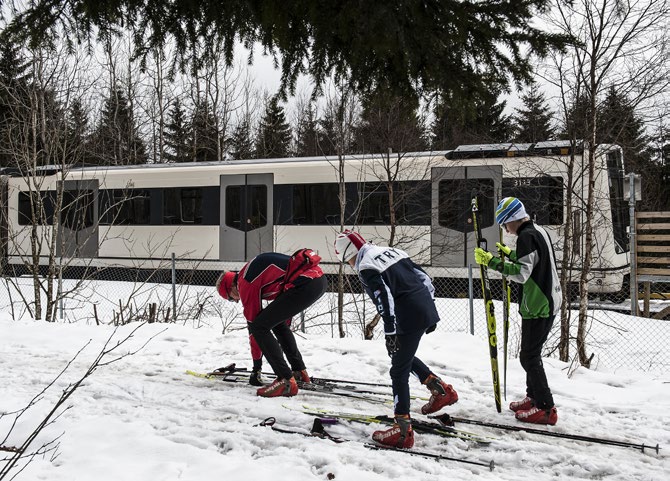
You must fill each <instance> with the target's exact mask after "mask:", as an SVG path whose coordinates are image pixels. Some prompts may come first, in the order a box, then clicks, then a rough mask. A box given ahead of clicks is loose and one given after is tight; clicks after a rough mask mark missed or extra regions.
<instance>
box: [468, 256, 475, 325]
mask: <svg viewBox="0 0 670 481" xmlns="http://www.w3.org/2000/svg"><path fill="white" fill-rule="evenodd" d="M474 291H475V290H474V284H473V280H472V264H468V299H469V304H470V334H472V335H473V336H474V335H475V307H474V301H473V299H474V296H475V292H474Z"/></svg>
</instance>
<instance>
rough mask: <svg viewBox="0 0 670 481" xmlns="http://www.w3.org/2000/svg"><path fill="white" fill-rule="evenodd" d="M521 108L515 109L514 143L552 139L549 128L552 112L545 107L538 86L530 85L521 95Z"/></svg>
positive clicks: (552, 131) (544, 101)
mask: <svg viewBox="0 0 670 481" xmlns="http://www.w3.org/2000/svg"><path fill="white" fill-rule="evenodd" d="M521 101H522V102H523V107H521V108H517V109H516V115H515V116H514V123H515V124H516V137H515V139H514V140H515V142H520V143H524V142H526V143H535V142H541V141H544V140H553V139H554V130H553V128H552V126H551V118H552V115H553V113H552V111H551V110H550V109H549V107H548V106H547V101H546V99H545V97H544V94H543V93H542V92H541V91H540V88H539V85H538V84H537V83H535V82H533V83H531V84H530V86H529V88H528V90H527V91H526V93H525V94H523V95H521Z"/></svg>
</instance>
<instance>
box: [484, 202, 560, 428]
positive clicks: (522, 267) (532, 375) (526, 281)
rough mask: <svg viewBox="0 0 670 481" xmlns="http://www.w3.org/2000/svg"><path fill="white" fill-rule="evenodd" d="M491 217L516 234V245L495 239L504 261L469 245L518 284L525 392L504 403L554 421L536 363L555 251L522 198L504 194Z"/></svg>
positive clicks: (554, 287)
mask: <svg viewBox="0 0 670 481" xmlns="http://www.w3.org/2000/svg"><path fill="white" fill-rule="evenodd" d="M496 222H497V223H498V225H500V226H502V227H503V228H504V229H505V231H506V232H508V233H509V234H514V235H516V236H517V237H518V238H517V242H516V250H512V249H510V248H509V247H507V246H506V245H504V244H501V243H500V242H497V243H496V246H497V247H498V249H500V250H502V251H503V252H504V253H505V255H506V256H507V258H508V259H509V260H510V262H504V261H502V260H501V259H499V258H498V257H494V256H493V254H491V253H490V252H487V251H485V250H484V249H481V248H479V247H477V248H475V261H476V262H477V263H478V264H482V265H486V266H488V267H490V268H492V269H495V270H497V271H498V272H501V273H502V274H503V275H504V276H507V277H508V278H509V279H510V280H512V281H515V282H518V283H519V284H523V287H522V294H521V296H522V298H521V300H520V301H519V312H520V313H521V352H520V354H519V360H520V361H521V366H522V367H523V369H524V370H525V371H526V397H525V398H524V399H523V400H521V401H515V402H512V403H510V405H509V408H510V409H511V410H512V411H514V412H515V413H516V418H517V419H518V420H519V421H524V422H528V423H536V424H551V425H554V424H556V421H558V413H557V412H556V407H555V406H554V399H553V397H552V395H551V390H550V389H549V383H548V382H547V375H546V374H545V372H544V366H543V365H542V346H543V345H544V343H545V342H546V340H547V336H548V335H549V331H550V330H551V326H552V324H553V322H554V317H555V316H556V314H557V313H558V312H559V310H560V308H561V300H562V297H561V286H560V284H559V280H558V273H557V271H556V255H555V253H554V248H553V246H552V244H551V239H550V238H549V235H548V234H547V231H545V230H544V229H543V228H542V227H540V226H538V225H536V224H534V223H533V221H531V220H530V217H528V215H527V213H526V209H525V207H524V205H523V203H522V202H521V201H520V200H519V199H517V198H516V197H505V198H504V199H503V200H501V201H500V204H498V208H497V209H496Z"/></svg>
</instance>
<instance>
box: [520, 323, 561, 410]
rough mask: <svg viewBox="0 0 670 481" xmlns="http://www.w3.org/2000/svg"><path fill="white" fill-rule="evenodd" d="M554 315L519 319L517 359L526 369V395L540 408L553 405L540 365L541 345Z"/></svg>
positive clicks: (545, 376)
mask: <svg viewBox="0 0 670 481" xmlns="http://www.w3.org/2000/svg"><path fill="white" fill-rule="evenodd" d="M553 323H554V316H551V317H547V318H537V319H522V320H521V352H520V354H519V360H520V361H521V367H523V369H524V371H526V395H527V396H528V397H529V398H531V399H534V400H535V405H536V406H537V407H539V408H540V409H549V408H552V407H554V398H553V397H552V395H551V390H550V389H549V383H548V382H547V375H546V374H545V372H544V366H543V365H542V346H543V345H544V343H545V342H546V340H547V336H549V331H551V326H552V324H553Z"/></svg>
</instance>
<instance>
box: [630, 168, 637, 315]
mask: <svg viewBox="0 0 670 481" xmlns="http://www.w3.org/2000/svg"><path fill="white" fill-rule="evenodd" d="M628 176H629V177H630V185H629V189H630V197H629V198H628V215H629V217H630V221H629V222H630V229H629V239H630V274H629V277H630V281H629V284H630V313H631V315H632V316H637V311H638V304H637V253H636V250H635V243H636V238H635V235H636V234H635V177H636V176H635V174H634V173H633V172H631V173H630V174H628Z"/></svg>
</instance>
